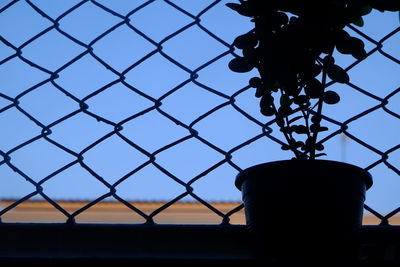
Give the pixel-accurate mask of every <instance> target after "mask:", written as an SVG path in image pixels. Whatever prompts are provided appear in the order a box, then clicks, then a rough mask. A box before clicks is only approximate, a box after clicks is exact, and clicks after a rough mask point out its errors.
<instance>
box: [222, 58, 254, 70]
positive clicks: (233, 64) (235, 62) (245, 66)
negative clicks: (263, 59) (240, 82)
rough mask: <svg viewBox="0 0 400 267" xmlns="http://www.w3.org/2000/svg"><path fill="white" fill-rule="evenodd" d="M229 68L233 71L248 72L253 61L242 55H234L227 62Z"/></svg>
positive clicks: (252, 66)
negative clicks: (234, 56)
mask: <svg viewBox="0 0 400 267" xmlns="http://www.w3.org/2000/svg"><path fill="white" fill-rule="evenodd" d="M228 66H229V68H230V69H231V70H232V71H234V72H240V73H244V72H249V71H251V70H252V69H253V68H254V63H253V62H252V61H250V60H248V59H246V58H244V57H236V58H234V59H232V60H231V61H230V62H229V65H228Z"/></svg>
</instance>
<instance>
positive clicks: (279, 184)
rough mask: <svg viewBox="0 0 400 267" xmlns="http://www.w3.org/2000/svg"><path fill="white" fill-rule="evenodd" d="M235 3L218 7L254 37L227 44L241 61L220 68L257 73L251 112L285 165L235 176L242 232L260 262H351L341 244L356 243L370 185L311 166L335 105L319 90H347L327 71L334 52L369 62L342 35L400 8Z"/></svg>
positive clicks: (307, 0) (353, 174) (332, 67)
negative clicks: (255, 109) (250, 237)
mask: <svg viewBox="0 0 400 267" xmlns="http://www.w3.org/2000/svg"><path fill="white" fill-rule="evenodd" d="M239 2H240V3H228V4H227V6H228V7H230V8H231V9H233V10H235V11H237V12H238V13H239V14H241V15H244V16H247V17H250V18H251V19H252V22H253V23H254V29H252V30H251V31H249V32H247V33H245V34H243V35H240V36H238V37H237V38H236V39H235V40H234V43H233V45H234V46H235V47H236V48H238V49H240V50H242V54H243V55H242V56H239V57H235V58H234V59H232V60H231V61H230V63H229V68H230V69H231V70H232V71H235V72H249V71H251V70H252V69H254V68H255V69H257V70H258V74H259V76H258V77H254V78H251V79H250V81H249V85H250V87H253V88H255V91H256V92H255V96H256V97H258V98H260V111H261V113H262V114H263V115H265V116H267V117H271V119H273V120H274V122H275V123H276V124H277V125H278V126H279V129H280V131H281V133H282V136H283V138H284V139H285V140H286V143H285V144H284V145H283V146H282V149H283V150H290V151H292V152H293V155H294V158H293V159H291V160H284V161H276V162H269V163H264V164H260V165H257V166H253V167H250V168H248V169H245V170H243V171H242V172H240V173H239V174H238V176H237V178H236V182H235V183H236V186H237V187H238V189H240V190H241V191H242V196H243V201H244V206H245V214H246V221H247V225H248V227H249V229H250V231H251V232H252V233H253V234H254V236H257V237H258V238H257V241H259V242H257V244H258V245H260V244H262V247H263V250H262V253H270V256H273V257H280V256H282V257H283V255H284V256H285V257H288V256H289V257H291V258H293V259H294V258H297V257H300V258H301V257H305V258H308V259H310V258H318V257H319V256H320V257H321V258H324V259H326V258H327V257H331V256H333V255H334V257H336V258H343V257H350V256H354V255H355V253H354V250H352V249H354V246H352V245H349V244H354V242H356V236H357V233H358V230H359V228H360V226H361V223H362V213H363V204H364V199H365V191H366V190H367V189H368V188H369V187H371V185H372V178H371V176H370V174H369V173H368V172H367V171H365V170H363V169H361V168H359V167H356V166H353V165H350V164H346V163H342V162H336V161H329V160H321V159H320V157H322V156H324V155H326V154H325V153H323V150H324V146H323V144H322V143H321V141H320V140H319V139H318V134H319V133H320V132H323V131H326V130H328V128H327V127H325V126H324V125H323V121H324V115H323V106H324V105H334V104H336V103H338V102H339V101H340V96H339V95H338V93H337V92H334V91H332V90H328V89H327V84H328V82H336V83H347V82H349V80H350V77H349V75H348V74H347V73H346V71H345V70H344V69H343V68H342V67H340V66H338V65H337V64H335V59H334V56H333V53H334V51H335V50H336V51H338V52H339V53H342V54H349V55H352V56H353V57H354V58H355V59H357V60H363V59H365V58H366V57H367V56H368V55H367V53H366V51H365V49H364V43H363V41H362V40H360V39H358V38H356V37H353V36H351V35H350V34H349V33H347V32H346V30H345V27H346V26H347V25H349V24H351V23H352V24H355V25H358V26H362V25H363V18H362V17H363V16H364V15H367V14H368V13H369V12H371V10H372V9H378V10H380V11H385V10H390V11H398V10H400V2H398V1H383V0H379V1H378V0H326V1H318V0H302V1H292V0H275V1H258V0H239ZM293 221H295V223H292V222H293ZM306 244H307V245H306ZM346 245H347V246H346ZM258 247H259V246H258ZM332 253H334V254H332ZM290 255H291V256H290Z"/></svg>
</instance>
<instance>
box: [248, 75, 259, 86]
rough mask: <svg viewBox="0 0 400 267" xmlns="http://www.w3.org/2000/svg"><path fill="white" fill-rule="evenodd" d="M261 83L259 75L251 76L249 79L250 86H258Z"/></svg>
mask: <svg viewBox="0 0 400 267" xmlns="http://www.w3.org/2000/svg"><path fill="white" fill-rule="evenodd" d="M261 84H262V82H261V79H260V78H259V77H253V78H251V79H250V80H249V85H250V87H253V88H258V87H260V86H261Z"/></svg>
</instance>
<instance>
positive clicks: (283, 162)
mask: <svg viewBox="0 0 400 267" xmlns="http://www.w3.org/2000/svg"><path fill="white" fill-rule="evenodd" d="M292 162H293V164H298V163H299V162H302V164H316V162H320V163H321V164H329V165H338V166H343V167H344V168H347V169H350V170H353V171H355V172H359V173H360V174H362V175H363V176H364V178H365V179H364V180H365V184H366V189H367V190H368V189H369V188H371V186H372V184H373V180H372V175H371V174H370V173H369V172H368V171H367V170H365V169H363V168H361V167H358V166H356V165H353V164H350V163H346V162H341V161H334V160H325V159H322V160H319V159H316V160H299V159H293V160H277V161H270V162H265V163H261V164H257V165H253V166H251V167H248V168H246V169H243V170H242V171H240V172H239V173H238V174H237V175H236V179H235V186H236V188H238V189H239V190H241V186H242V183H243V181H244V180H245V179H246V178H247V175H246V174H248V173H249V172H251V171H254V170H256V169H262V168H264V167H266V166H274V165H275V166H284V165H287V164H291V163H292ZM317 164H318V163H317Z"/></svg>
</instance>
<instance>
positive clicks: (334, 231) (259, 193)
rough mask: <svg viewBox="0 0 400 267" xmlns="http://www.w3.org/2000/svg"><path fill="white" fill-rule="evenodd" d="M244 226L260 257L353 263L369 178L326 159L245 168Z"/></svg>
mask: <svg viewBox="0 0 400 267" xmlns="http://www.w3.org/2000/svg"><path fill="white" fill-rule="evenodd" d="M235 184H236V187H237V188H238V189H239V190H241V191H242V197H243V202H244V207H245V214H246V223H247V226H248V228H249V231H250V233H252V235H253V237H254V247H255V252H256V256H257V257H267V258H280V259H287V260H298V259H303V260H316V259H319V260H327V259H328V258H329V259H332V258H334V259H340V260H343V259H344V258H345V259H354V257H357V235H358V232H359V229H360V227H361V224H362V215H363V205H364V200H365V192H366V190H367V189H368V188H370V187H371V186H372V178H371V175H370V174H369V173H368V172H367V171H365V170H363V169H361V168H359V167H356V166H353V165H350V164H346V163H341V162H336V161H327V160H286V161H276V162H270V163H265V164H260V165H256V166H253V167H250V168H248V169H245V170H243V171H242V172H240V173H239V174H238V176H237V177H236V181H235Z"/></svg>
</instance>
